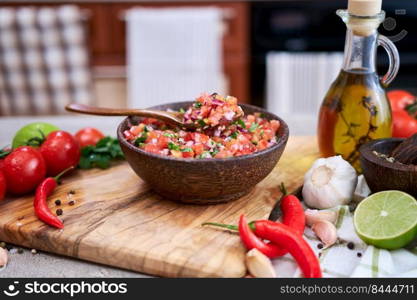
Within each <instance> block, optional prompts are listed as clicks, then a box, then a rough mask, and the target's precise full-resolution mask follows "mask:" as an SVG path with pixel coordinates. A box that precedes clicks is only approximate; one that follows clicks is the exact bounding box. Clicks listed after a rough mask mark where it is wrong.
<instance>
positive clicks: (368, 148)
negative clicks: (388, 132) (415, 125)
mask: <svg viewBox="0 0 417 300" xmlns="http://www.w3.org/2000/svg"><path fill="white" fill-rule="evenodd" d="M404 140H405V139H404V138H383V139H377V140H373V141H370V142H368V143H366V144H364V145H362V146H361V147H360V149H359V153H360V154H361V157H363V158H364V159H366V160H367V161H370V162H372V163H374V164H376V165H378V166H381V167H384V168H388V169H391V170H395V171H405V172H417V168H416V166H415V165H405V164H402V163H399V162H396V161H394V162H388V161H386V160H385V159H383V158H381V157H378V156H376V155H375V154H374V153H373V151H374V148H375V145H376V144H380V143H394V142H402V141H404Z"/></svg>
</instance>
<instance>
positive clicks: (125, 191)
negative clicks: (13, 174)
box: [0, 137, 318, 277]
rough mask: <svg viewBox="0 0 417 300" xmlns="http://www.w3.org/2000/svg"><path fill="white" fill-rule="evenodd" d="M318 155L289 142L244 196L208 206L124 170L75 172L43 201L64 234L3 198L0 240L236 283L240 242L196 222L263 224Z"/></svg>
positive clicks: (22, 203) (240, 271)
mask: <svg viewBox="0 0 417 300" xmlns="http://www.w3.org/2000/svg"><path fill="white" fill-rule="evenodd" d="M317 156H318V153H317V150H316V141H315V139H314V138H312V137H295V138H291V139H290V140H289V142H288V145H287V148H286V151H285V153H284V155H283V156H282V158H281V160H280V162H279V163H278V165H277V167H276V168H275V169H274V170H273V172H272V173H271V174H270V175H269V176H268V177H267V178H265V179H264V180H263V181H262V182H260V183H259V184H258V185H257V186H256V187H255V188H254V189H253V190H252V192H251V193H250V194H249V195H247V196H245V197H243V198H241V199H239V200H237V201H234V202H231V203H227V204H220V205H212V206H196V205H184V204H178V203H174V202H171V201H168V200H165V199H162V198H161V197H159V196H158V195H156V194H155V193H154V192H153V191H152V190H150V189H149V186H148V185H147V184H146V183H144V182H143V181H142V180H141V179H139V178H138V177H137V176H136V174H135V173H134V172H133V171H132V170H131V169H130V168H129V166H128V165H127V163H120V164H118V165H116V166H114V167H112V168H110V169H108V170H98V169H94V170H88V171H81V170H78V171H76V172H75V173H74V174H72V175H71V176H67V177H66V178H64V182H63V184H62V185H60V186H59V187H58V188H57V189H56V191H55V192H54V194H53V195H52V196H51V197H50V198H49V206H50V208H51V209H52V210H53V211H55V210H56V209H57V208H62V209H63V212H64V213H63V215H62V219H63V221H64V225H65V228H64V229H63V230H57V229H53V228H51V227H49V226H47V225H45V224H44V223H42V222H40V221H38V219H37V218H36V216H35V215H34V212H33V207H32V201H33V197H31V196H28V197H22V198H14V199H11V198H9V199H7V200H6V201H3V202H2V203H1V204H0V240H1V241H5V242H8V243H13V244H17V245H21V246H24V247H28V248H36V249H40V250H43V251H46V252H51V253H56V254H61V255H66V256H71V257H75V258H79V259H83V260H88V261H93V262H98V263H102V264H107V265H112V266H116V267H120V268H125V269H130V270H134V271H139V272H144V273H148V274H152V275H160V276H168V277H241V276H244V275H245V274H246V267H245V264H244V255H245V250H244V248H243V246H242V245H241V243H240V241H239V237H238V236H237V235H236V234H233V233H230V232H227V231H223V230H217V229H215V228H209V227H202V226H201V223H203V222H206V221H214V222H226V223H236V222H237V220H238V217H239V216H240V214H242V213H244V214H246V215H247V217H248V219H249V220H254V219H262V218H268V215H269V213H270V211H271V209H272V207H273V205H274V203H275V202H276V201H277V199H278V198H279V196H280V191H279V184H280V182H285V183H286V185H287V187H288V188H289V190H292V189H295V188H296V187H298V186H299V185H300V184H301V183H302V178H303V174H304V173H305V171H306V170H307V169H308V168H309V167H310V166H311V163H312V162H313V161H314V159H315V158H316V157H317ZM161 180H163V178H161ZM71 190H73V191H75V194H74V195H70V194H69V191H71ZM56 199H60V200H61V202H62V205H61V206H59V207H57V206H56V205H55V203H54V202H55V200H56ZM70 200H74V201H75V205H72V206H70V205H69V204H68V203H69V201H70Z"/></svg>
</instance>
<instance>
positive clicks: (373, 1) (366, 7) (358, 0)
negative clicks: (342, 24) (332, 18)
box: [348, 0, 382, 17]
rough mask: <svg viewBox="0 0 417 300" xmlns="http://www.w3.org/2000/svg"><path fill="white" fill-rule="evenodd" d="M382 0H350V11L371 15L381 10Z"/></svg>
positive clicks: (355, 13) (361, 15)
mask: <svg viewBox="0 0 417 300" xmlns="http://www.w3.org/2000/svg"><path fill="white" fill-rule="evenodd" d="M381 8H382V0H349V2H348V12H349V13H350V14H352V15H355V16H360V17H370V16H375V15H377V14H379V13H380V12H381Z"/></svg>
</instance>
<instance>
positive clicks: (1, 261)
mask: <svg viewBox="0 0 417 300" xmlns="http://www.w3.org/2000/svg"><path fill="white" fill-rule="evenodd" d="M8 260H9V255H8V253H7V250H6V249H4V248H1V247H0V267H3V266H5V265H7V262H8Z"/></svg>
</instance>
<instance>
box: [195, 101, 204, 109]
mask: <svg viewBox="0 0 417 300" xmlns="http://www.w3.org/2000/svg"><path fill="white" fill-rule="evenodd" d="M201 106H203V103H201V102H196V103H194V107H195V108H200V107H201Z"/></svg>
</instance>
